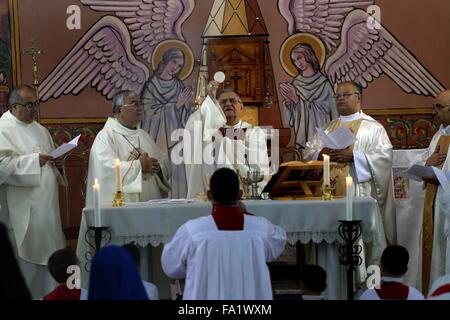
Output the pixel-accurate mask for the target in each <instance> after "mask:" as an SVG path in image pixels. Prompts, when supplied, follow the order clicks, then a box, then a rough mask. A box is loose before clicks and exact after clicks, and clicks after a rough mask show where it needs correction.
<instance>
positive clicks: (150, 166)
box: [139, 153, 161, 174]
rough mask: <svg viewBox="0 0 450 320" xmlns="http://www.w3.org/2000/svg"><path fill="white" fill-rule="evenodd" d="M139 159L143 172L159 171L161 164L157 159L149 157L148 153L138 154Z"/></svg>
mask: <svg viewBox="0 0 450 320" xmlns="http://www.w3.org/2000/svg"><path fill="white" fill-rule="evenodd" d="M139 161H140V162H141V167H142V172H143V173H150V174H153V173H158V172H159V171H161V165H160V164H159V161H158V159H155V158H151V157H150V156H149V155H148V153H144V154H142V155H141V156H139Z"/></svg>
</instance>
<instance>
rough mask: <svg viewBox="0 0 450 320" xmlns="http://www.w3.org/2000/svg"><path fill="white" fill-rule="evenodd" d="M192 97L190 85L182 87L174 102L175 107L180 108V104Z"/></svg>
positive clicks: (182, 104)
mask: <svg viewBox="0 0 450 320" xmlns="http://www.w3.org/2000/svg"><path fill="white" fill-rule="evenodd" d="M192 98H193V92H192V88H191V87H184V88H183V90H181V92H180V94H179V95H178V101H177V103H176V104H175V106H176V107H177V108H181V107H182V106H184V105H186V103H187V102H188V101H189V100H192Z"/></svg>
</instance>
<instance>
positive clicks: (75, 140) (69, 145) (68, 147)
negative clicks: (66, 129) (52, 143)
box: [50, 134, 81, 158]
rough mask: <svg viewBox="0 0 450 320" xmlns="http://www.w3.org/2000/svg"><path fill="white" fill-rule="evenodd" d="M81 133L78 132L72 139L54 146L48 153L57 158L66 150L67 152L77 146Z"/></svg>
mask: <svg viewBox="0 0 450 320" xmlns="http://www.w3.org/2000/svg"><path fill="white" fill-rule="evenodd" d="M80 136H81V134H79V135H78V136H76V137H75V138H73V139H72V140H70V141H69V142H67V143H63V144H62V145H60V146H59V147H58V148H56V149H55V150H53V151H52V153H50V155H51V156H52V157H53V158H59V157H61V156H62V155H64V154H66V153H67V152H69V151H70V150H72V149H74V148H76V147H77V145H78V140H79V139H80Z"/></svg>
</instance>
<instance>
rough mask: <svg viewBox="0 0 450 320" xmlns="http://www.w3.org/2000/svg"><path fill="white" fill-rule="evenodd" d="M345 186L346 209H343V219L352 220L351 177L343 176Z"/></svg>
mask: <svg viewBox="0 0 450 320" xmlns="http://www.w3.org/2000/svg"><path fill="white" fill-rule="evenodd" d="M345 186H346V196H347V197H346V200H347V201H346V211H345V219H346V220H347V221H352V220H353V192H354V191H353V179H352V177H350V176H348V177H346V178H345Z"/></svg>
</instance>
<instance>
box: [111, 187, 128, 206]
mask: <svg viewBox="0 0 450 320" xmlns="http://www.w3.org/2000/svg"><path fill="white" fill-rule="evenodd" d="M124 205H125V202H124V201H123V192H122V191H120V190H119V191H116V194H115V195H114V199H113V203H112V206H113V207H123V206H124Z"/></svg>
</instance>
